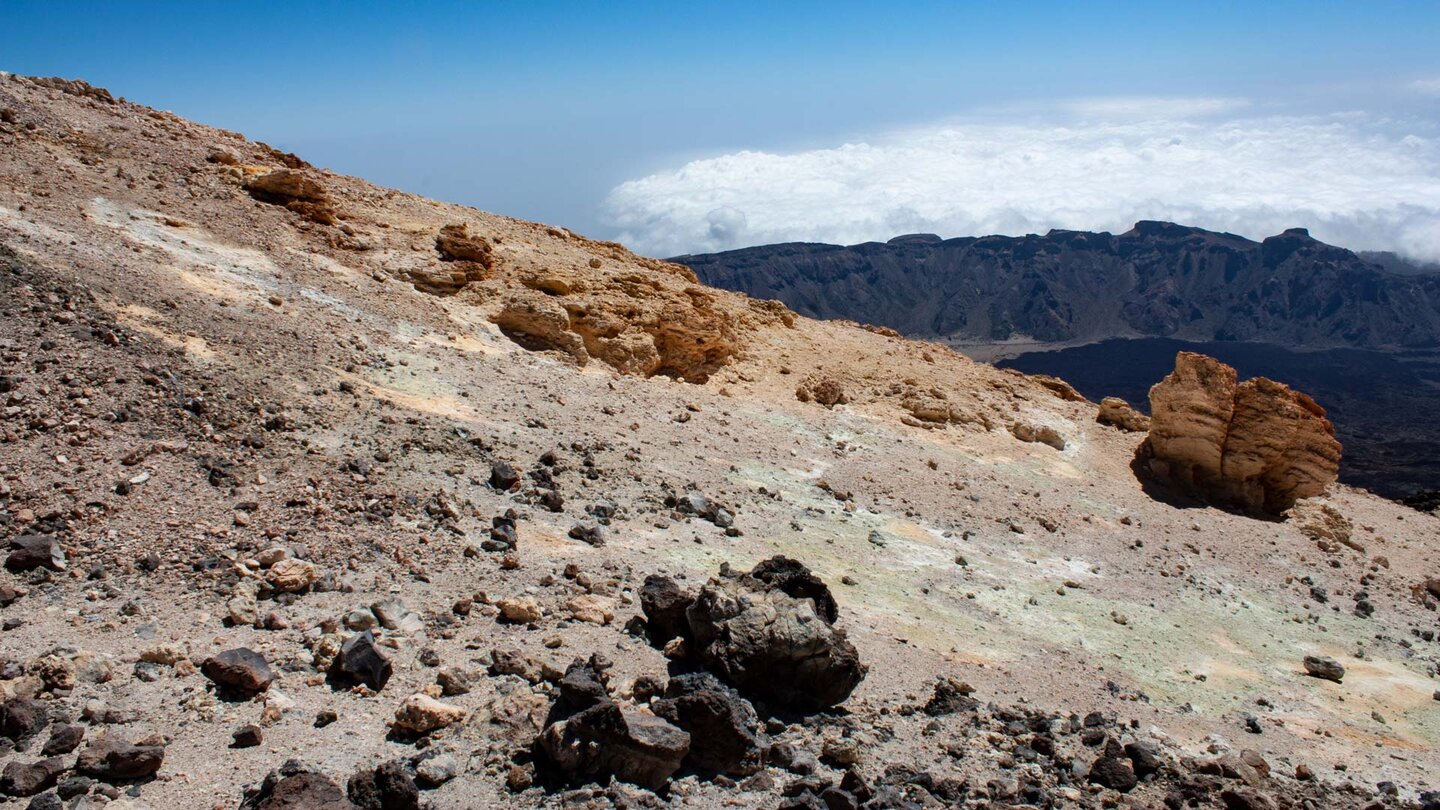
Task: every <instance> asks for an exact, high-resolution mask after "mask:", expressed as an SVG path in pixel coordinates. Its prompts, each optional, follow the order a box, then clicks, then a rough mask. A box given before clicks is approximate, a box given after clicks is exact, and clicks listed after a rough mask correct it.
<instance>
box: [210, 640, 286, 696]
mask: <svg viewBox="0 0 1440 810" xmlns="http://www.w3.org/2000/svg"><path fill="white" fill-rule="evenodd" d="M200 671H201V672H204V673H205V677H207V678H209V679H210V680H212V681H214V682H215V686H216V691H217V692H219V693H221V694H222V696H224V695H225V693H227V692H228V693H230V694H231V695H235V696H243V697H249V696H251V695H254V694H256V693H259V692H263V691H265V690H266V689H269V688H270V684H271V683H273V682H274V681H275V673H274V672H271V671H270V665H269V664H268V663H266V661H265V656H263V655H261V654H260V653H257V652H255V651H254V650H252V649H249V648H248V647H236V648H235V649H233V650H226V651H224V652H222V653H217V654H215V655H212V656H210V657H209V658H207V659H205V663H203V664H201V665H200Z"/></svg>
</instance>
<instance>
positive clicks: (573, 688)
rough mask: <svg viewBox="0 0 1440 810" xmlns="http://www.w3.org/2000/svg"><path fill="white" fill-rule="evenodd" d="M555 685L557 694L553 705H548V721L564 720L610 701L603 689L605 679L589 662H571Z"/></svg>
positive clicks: (607, 693)
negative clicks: (557, 690)
mask: <svg viewBox="0 0 1440 810" xmlns="http://www.w3.org/2000/svg"><path fill="white" fill-rule="evenodd" d="M555 685H556V687H557V688H558V689H559V694H558V695H556V697H555V703H554V705H552V706H551V707H550V716H549V718H548V719H547V721H546V722H549V723H554V722H556V721H559V720H564V719H566V718H568V717H571V716H573V715H576V714H579V713H580V712H583V711H585V710H586V709H589V708H592V707H594V706H599V705H600V704H602V703H608V702H609V701H610V693H609V692H607V691H606V690H605V679H604V678H603V677H602V676H601V674H600V671H599V669H597V668H596V667H595V666H594V665H593V664H591V663H589V662H584V661H578V660H577V661H574V662H572V663H571V664H570V666H569V667H567V668H566V669H565V674H564V675H562V676H561V677H560V680H559V682H557V683H556V684H555Z"/></svg>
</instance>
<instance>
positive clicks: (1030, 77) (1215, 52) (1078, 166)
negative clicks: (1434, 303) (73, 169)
mask: <svg viewBox="0 0 1440 810" xmlns="http://www.w3.org/2000/svg"><path fill="white" fill-rule="evenodd" d="M1437 41H1440V3H1436V2H1433V0H1430V1H1429V2H1391V1H1390V0H1369V1H1368V2H1350V3H1339V2H1325V1H1324V0H1310V2H1305V3H1297V2H1285V1H1284V0H1267V2H1264V3H1255V2H1244V3H1240V2H1235V3H1229V2H1206V3H1200V2H1194V3H1165V2H1158V0H1151V2H1143V3H1142V2H1123V3H1122V2H1088V3H1076V2H1072V1H1069V0H1066V1H1061V0H1034V1H1033V2H1025V3H995V2H988V3H964V2H949V3H929V2H911V3H906V2H886V3H880V2H874V3H860V2H847V0H831V2H824V3H812V2H801V1H799V0H796V2H777V3H726V4H718V3H676V2H673V0H671V2H656V3H648V2H623V1H622V0H615V1H614V2H607V3H598V2H573V3H571V2H545V0H530V1H529V2H519V1H518V0H517V1H516V2H496V3H480V2H469V3H459V2H456V3H439V2H436V3H424V2H411V3H368V2H345V3H339V2H335V3H325V2H309V3H306V2H294V0H292V2H287V3H269V2H266V3H260V2H255V3H244V2H228V3H219V2H194V1H193V0H192V1H191V2H163V3H162V2H149V3H147V2H130V3H121V2H86V3H81V2H66V1H65V0H46V1H45V2H31V0H0V70H8V71H11V72H15V73H24V74H31V75H59V76H64V77H67V78H84V79H86V80H88V81H90V82H92V83H94V84H97V85H100V86H103V87H106V88H108V89H110V90H111V91H112V92H114V93H116V94H117V95H123V96H125V97H126V98H129V99H131V100H133V101H138V102H140V103H143V104H147V105H150V106H153V107H158V108H161V109H168V110H171V111H173V112H176V113H178V114H180V115H183V116H185V117H187V118H191V119H194V120H197V121H201V122H203V123H207V124H212V125H215V126H219V127H224V128H226V129H232V130H237V131H240V132H243V133H245V134H246V135H248V136H250V137H251V138H255V139H257V140H262V141H265V142H267V143H270V144H272V145H274V146H278V147H280V148H282V149H285V150H287V151H294V152H296V153H298V154H300V155H301V156H303V157H305V158H306V159H307V160H309V161H311V162H312V163H315V164H317V165H321V166H325V167H327V168H330V169H333V170H335V171H338V172H343V173H346V174H354V175H358V176H361V177H365V178H366V179H369V180H371V181H374V182H377V183H380V184H383V185H387V186H393V187H397V188H401V189H404V190H406V191H411V192H415V193H419V194H424V195H427V196H431V197H436V198H439V199H443V200H448V201H452V202H458V203H464V204H469V205H474V206H477V207H479V208H482V209H485V210H489V211H494V212H497V213H503V214H508V215H511V216H517V217H523V218H526V219H533V220H538V221H542V222H546V223H550V224H556V225H563V226H565V227H569V228H572V229H574V230H576V231H579V232H581V233H585V234H587V235H590V236H593V237H596V238H605V239H611V238H618V239H620V240H622V241H624V242H626V243H627V244H628V245H630V246H631V247H633V248H634V249H636V250H637V251H639V252H641V253H646V254H648V255H657V256H667V255H675V254H680V253H687V252H704V251H711V250H722V249H729V248H734V247H740V246H745V245H751V244H763V243H769V242H777V241H791V240H806V241H828V242H843V243H853V242H859V241H864V240H869V239H886V238H889V237H891V236H895V235H897V234H901V233H909V232H935V233H940V234H941V235H943V236H964V235H975V234H983V233H1009V234H1021V233H1027V232H1040V233H1043V232H1044V231H1046V230H1048V229H1049V228H1052V227H1063V228H1083V229H1097V230H1110V231H1115V232H1119V231H1123V230H1125V229H1128V228H1129V226H1130V225H1131V224H1132V223H1133V222H1134V221H1135V220H1138V219H1174V220H1177V221H1181V222H1184V223H1185V224H1191V225H1199V226H1202V227H1210V228H1216V229H1221V230H1228V231H1232V232H1236V233H1240V234H1243V235H1246V236H1250V237H1252V238H1260V237H1263V236H1266V235H1269V234H1273V233H1278V232H1279V231H1281V230H1283V229H1285V228H1288V227H1297V226H1298V227H1308V228H1310V229H1311V232H1312V233H1313V234H1314V235H1316V236H1317V237H1319V238H1322V239H1325V240H1327V241H1331V242H1334V243H1337V244H1342V245H1344V246H1346V247H1352V248H1356V249H1374V250H1395V251H1397V252H1401V253H1404V254H1406V255H1410V256H1413V257H1416V258H1422V259H1426V260H1437V259H1440V48H1437V47H1436V45H1435V43H1436V42H1437Z"/></svg>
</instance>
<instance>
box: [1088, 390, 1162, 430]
mask: <svg viewBox="0 0 1440 810" xmlns="http://www.w3.org/2000/svg"><path fill="white" fill-rule="evenodd" d="M1095 421H1096V422H1098V423H1099V424H1102V425H1109V426H1111V427H1115V428H1119V429H1121V430H1123V431H1125V432H1126V433H1144V432H1145V431H1147V430H1149V429H1150V417H1148V416H1146V415H1145V414H1143V413H1140V412H1139V411H1137V410H1135V409H1134V408H1132V407H1130V403H1128V402H1126V401H1125V400H1123V399H1121V398H1119V397H1105V398H1104V399H1102V400H1100V412H1099V413H1098V414H1096V415H1095Z"/></svg>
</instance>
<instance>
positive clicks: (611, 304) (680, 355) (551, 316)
mask: <svg viewBox="0 0 1440 810" xmlns="http://www.w3.org/2000/svg"><path fill="white" fill-rule="evenodd" d="M535 287H538V289H536V288H535ZM561 289H563V290H565V292H564V293H560V292H558V290H561ZM491 320H492V321H493V322H494V323H495V325H496V326H498V327H500V331H502V332H504V333H505V334H506V335H507V336H508V337H510V338H511V339H512V340H514V341H515V342H516V343H518V344H520V345H521V346H523V347H525V348H527V349H530V350H532V351H540V350H555V351H560V352H563V353H565V354H568V355H570V356H571V357H573V358H574V359H575V360H576V361H577V362H579V363H581V364H584V363H585V362H587V361H589V360H591V359H595V360H600V361H602V362H604V363H607V364H609V365H611V366H613V367H614V368H615V369H617V370H618V371H620V372H621V373H623V374H633V375H637V376H641V377H652V376H655V375H664V376H668V377H676V378H679V379H682V380H685V381H687V382H705V381H706V380H708V379H709V377H710V375H711V374H713V373H715V372H716V371H717V370H719V369H720V368H721V367H723V366H724V365H725V364H726V363H728V362H730V360H731V359H732V358H733V357H734V356H735V355H736V354H737V353H738V352H739V349H740V342H739V336H738V332H737V326H738V325H737V322H736V319H735V318H734V316H733V315H731V314H730V313H729V312H727V311H726V310H724V309H722V308H720V307H718V306H716V301H715V293H713V292H710V291H708V290H705V289H702V288H700V287H696V286H688V287H685V288H684V289H683V290H678V291H677V290H675V289H674V288H672V287H670V286H667V285H665V284H662V283H659V282H658V281H656V280H654V279H650V278H646V277H643V276H640V275H638V274H634V275H626V276H619V277H596V278H590V279H579V278H576V279H570V280H569V281H567V283H566V285H565V286H564V287H563V288H561V287H557V286H556V285H555V284H554V283H550V284H540V283H538V282H536V283H535V284H534V285H533V286H532V287H527V288H525V289H521V290H515V291H513V292H512V293H510V294H509V295H508V296H507V297H506V298H505V300H504V301H503V302H502V304H501V306H500V308H499V309H498V311H497V312H496V314H495V315H494V316H493V317H492V318H491Z"/></svg>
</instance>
